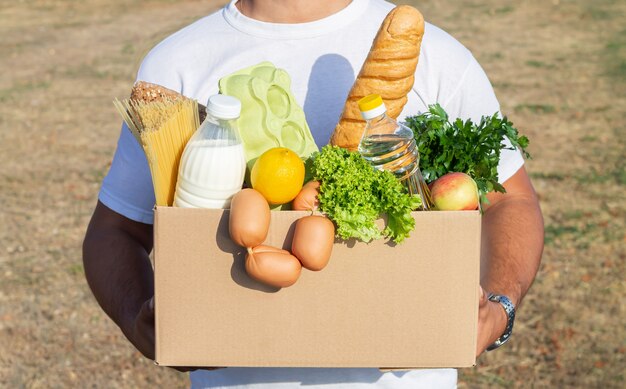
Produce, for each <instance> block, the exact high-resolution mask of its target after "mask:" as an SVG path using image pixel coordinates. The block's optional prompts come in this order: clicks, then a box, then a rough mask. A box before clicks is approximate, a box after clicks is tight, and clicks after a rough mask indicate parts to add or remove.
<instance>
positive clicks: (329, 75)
mask: <svg viewBox="0 0 626 389" xmlns="http://www.w3.org/2000/svg"><path fill="white" fill-rule="evenodd" d="M355 79H356V77H355V74H354V69H353V68H352V65H350V62H348V60H347V59H346V58H345V57H343V56H341V55H339V54H324V55H322V56H321V57H319V58H318V59H317V60H316V61H315V63H314V64H313V67H312V68H311V75H310V76H309V84H308V89H307V94H306V99H305V101H304V107H303V108H304V113H305V114H306V118H307V123H308V124H309V128H310V129H311V133H312V134H313V138H314V139H315V143H317V145H318V146H319V147H321V146H324V145H326V144H328V141H329V140H330V136H331V134H332V133H333V130H334V129H335V126H336V125H337V123H338V122H339V117H340V116H341V112H342V111H343V107H344V105H345V102H346V98H347V97H348V93H349V92H350V89H351V88H352V84H354V80H355Z"/></svg>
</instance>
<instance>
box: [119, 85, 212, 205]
mask: <svg viewBox="0 0 626 389" xmlns="http://www.w3.org/2000/svg"><path fill="white" fill-rule="evenodd" d="M114 105H115V107H116V108H117V110H118V111H119V113H120V114H121V115H122V118H123V119H124V121H125V122H126V124H127V125H128V128H129V129H130V131H131V132H132V134H133V135H134V136H135V138H136V139H137V141H138V142H139V143H140V144H141V146H142V148H143V151H144V153H145V154H146V159H147V160H148V165H149V166H150V173H151V175H152V185H153V187H154V196H155V198H156V205H160V206H171V205H172V204H173V202H174V193H175V191H176V179H177V177H178V165H179V162H180V157H181V155H182V153H183V150H184V149H185V145H186V144H187V142H188V141H189V138H191V135H193V133H194V132H195V131H196V129H197V128H198V127H199V125H200V119H199V116H198V103H197V102H196V101H195V100H191V99H187V98H183V97H182V96H181V97H174V98H164V99H163V100H161V101H149V102H144V101H138V100H130V99H127V100H124V101H119V100H117V99H116V100H115V101H114Z"/></svg>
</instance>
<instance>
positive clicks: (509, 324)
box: [487, 293, 515, 351]
mask: <svg viewBox="0 0 626 389" xmlns="http://www.w3.org/2000/svg"><path fill="white" fill-rule="evenodd" d="M487 299H489V301H493V302H496V303H500V305H502V307H503V308H504V312H506V317H507V320H506V328H505V329H504V333H503V334H502V336H500V337H499V338H498V339H497V340H496V341H495V342H493V344H492V345H491V346H489V347H487V351H491V350H495V349H497V348H498V347H500V346H502V345H503V344H505V343H506V342H507V341H508V340H509V338H510V337H511V333H512V332H513V323H514V322H515V305H513V303H512V302H511V300H509V298H508V297H506V296H504V295H501V294H493V293H489V296H487Z"/></svg>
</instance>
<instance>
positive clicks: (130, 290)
mask: <svg viewBox="0 0 626 389" xmlns="http://www.w3.org/2000/svg"><path fill="white" fill-rule="evenodd" d="M151 250H152V225H149V224H143V223H138V222H135V221H132V220H130V219H127V218H126V217H124V216H122V215H120V214H118V213H116V212H114V211H112V210H110V209H109V208H107V207H106V206H105V205H104V204H102V203H101V202H99V201H98V205H97V206H96V209H95V211H94V214H93V216H92V218H91V222H90V223H89V227H88V228H87V233H86V235H85V240H84V242H83V264H84V267H85V276H86V277H87V282H88V283H89V287H90V288H91V291H92V292H93V294H94V296H95V297H96V300H98V303H99V304H100V306H101V307H102V309H103V310H104V311H105V312H106V314H107V315H109V317H110V318H111V319H112V320H113V321H114V322H115V323H116V324H117V325H118V326H119V327H120V329H121V330H122V332H123V333H124V335H125V336H126V337H127V338H128V340H130V342H131V343H132V344H133V345H134V346H135V347H136V348H137V349H138V350H139V351H141V353H142V354H143V355H145V356H146V357H148V358H150V359H154V305H153V301H152V296H153V295H154V278H153V273H152V265H151V264H150V258H149V253H150V251H151Z"/></svg>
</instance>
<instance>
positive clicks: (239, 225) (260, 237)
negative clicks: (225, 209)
mask: <svg viewBox="0 0 626 389" xmlns="http://www.w3.org/2000/svg"><path fill="white" fill-rule="evenodd" d="M269 228H270V206H269V204H267V201H266V200H265V198H264V197H263V195H262V194H261V193H259V192H257V191H256V190H254V189H243V190H241V191H239V192H238V193H237V194H236V195H235V196H233V199H232V201H231V203H230V216H229V219H228V231H229V233H230V238H231V239H232V240H233V241H234V242H235V243H237V244H238V245H240V246H243V247H256V246H258V245H260V244H261V243H263V242H264V241H265V238H266V237H267V231H268V230H269Z"/></svg>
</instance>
